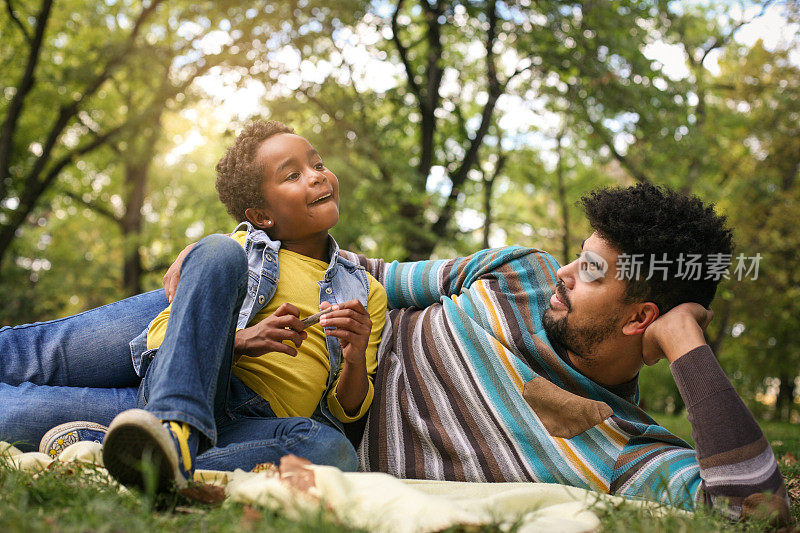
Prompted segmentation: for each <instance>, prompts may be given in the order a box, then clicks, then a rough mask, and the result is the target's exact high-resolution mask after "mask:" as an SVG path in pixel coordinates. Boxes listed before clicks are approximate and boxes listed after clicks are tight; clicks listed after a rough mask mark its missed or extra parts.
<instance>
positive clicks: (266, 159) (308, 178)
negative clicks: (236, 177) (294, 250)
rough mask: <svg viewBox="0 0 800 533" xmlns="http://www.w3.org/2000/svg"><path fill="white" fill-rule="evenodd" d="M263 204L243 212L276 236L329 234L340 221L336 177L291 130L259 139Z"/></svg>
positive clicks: (258, 156) (295, 236)
mask: <svg viewBox="0 0 800 533" xmlns="http://www.w3.org/2000/svg"><path fill="white" fill-rule="evenodd" d="M256 161H258V162H259V163H261V164H262V165H263V169H264V183H263V186H262V190H263V192H264V207H263V208H261V209H256V208H251V209H248V210H247V211H246V212H245V214H246V215H247V218H248V219H249V220H250V222H252V223H253V224H255V225H256V226H257V227H260V228H262V229H264V230H266V231H267V233H269V235H270V237H271V238H273V239H276V240H289V241H295V240H302V239H306V238H309V237H314V236H317V235H319V234H321V233H325V234H327V232H328V230H329V229H331V228H332V227H333V226H335V225H336V223H337V222H338V221H339V180H338V179H337V178H336V175H334V173H333V172H331V171H330V170H328V169H327V168H326V167H325V165H324V164H323V162H322V158H321V157H320V155H319V154H318V153H317V151H316V150H315V149H314V147H313V146H311V143H309V142H308V141H307V140H306V139H304V138H303V137H301V136H299V135H295V134H292V133H280V134H278V135H273V136H272V137H270V138H269V139H267V140H265V141H264V142H263V143H261V146H259V147H258V151H257V153H256Z"/></svg>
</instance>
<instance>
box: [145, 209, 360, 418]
mask: <svg viewBox="0 0 800 533" xmlns="http://www.w3.org/2000/svg"><path fill="white" fill-rule="evenodd" d="M240 229H246V230H247V237H246V239H245V245H244V250H245V253H246V254H247V276H248V279H247V293H246V294H245V297H244V302H243V303H242V307H241V308H240V309H239V316H238V318H237V321H236V327H237V328H246V327H247V324H248V323H249V322H250V320H251V319H252V318H253V317H254V316H256V314H258V312H259V311H261V310H262V309H263V308H264V307H265V306H266V305H267V303H269V301H270V300H271V299H272V297H273V295H274V294H275V289H276V287H277V284H278V277H279V274H280V272H279V266H278V250H279V249H280V246H281V243H280V241H273V240H272V239H270V238H269V237H268V236H267V234H266V233H264V232H263V231H261V230H259V229H256V228H254V227H253V226H252V225H251V224H250V223H248V222H242V223H241V224H239V225H238V226H236V229H234V230H233V231H234V232H236V231H239V230H240ZM328 255H329V257H330V261H329V264H328V269H327V270H326V271H325V275H324V277H323V279H322V281H318V282H317V283H318V284H319V302H320V304H321V303H322V302H329V303H331V304H336V303H344V302H346V301H348V300H358V301H360V302H361V305H363V306H364V308H366V307H367V297H368V295H369V279H368V278H367V274H366V271H365V270H364V268H363V267H362V266H361V265H358V264H356V263H353V262H352V261H349V260H347V259H345V258H344V257H342V256H341V255H340V254H339V245H338V244H336V241H335V240H334V238H333V237H329V244H328ZM148 330H149V327H148V328H147V329H145V330H144V331H143V332H142V333H140V334H139V335H138V336H137V337H136V338H135V339H133V340H132V341H131V343H130V347H131V358H132V360H133V368H134V369H135V370H136V373H137V374H138V375H139V376H144V375H145V372H146V371H147V366H149V363H150V361H152V359H153V357H154V356H155V352H156V350H157V349H152V350H148V349H147V331H148ZM325 343H326V345H327V348H328V358H329V361H330V368H331V370H330V372H329V373H328V382H327V385H326V387H325V393H324V394H323V395H322V399H321V400H320V402H319V405H318V406H317V409H316V410H315V411H314V414H312V415H311V418H313V419H315V420H317V421H319V422H322V423H324V424H327V425H332V426H334V427H336V428H337V429H339V430H340V431H343V426H342V422H341V421H339V419H337V418H336V417H335V416H333V414H332V413H331V412H330V409H328V393H330V391H331V389H332V388H333V383H334V382H335V381H336V378H337V377H338V376H339V372H340V371H341V367H342V346H341V344H339V339H337V338H335V337H330V336H326V337H325Z"/></svg>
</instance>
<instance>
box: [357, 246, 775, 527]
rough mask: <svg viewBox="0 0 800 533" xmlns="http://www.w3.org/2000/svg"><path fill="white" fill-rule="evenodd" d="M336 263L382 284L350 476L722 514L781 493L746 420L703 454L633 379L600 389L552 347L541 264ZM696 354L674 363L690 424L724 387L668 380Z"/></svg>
mask: <svg viewBox="0 0 800 533" xmlns="http://www.w3.org/2000/svg"><path fill="white" fill-rule="evenodd" d="M347 257H348V258H350V259H352V260H353V261H359V262H360V263H361V264H362V265H363V266H364V267H365V268H366V269H367V270H368V271H369V272H370V273H371V274H372V275H373V276H375V278H376V279H378V281H380V282H381V283H383V284H384V286H385V287H386V292H387V297H388V303H389V308H390V311H389V319H388V321H387V325H386V331H385V333H384V338H383V340H382V342H381V346H380V347H379V349H378V369H377V374H376V379H375V383H376V390H375V399H374V401H373V405H372V410H371V412H370V414H369V418H368V420H367V422H366V424H367V426H366V431H365V434H364V438H363V440H362V442H361V446H360V448H359V455H360V459H361V468H362V469H364V470H368V471H380V472H386V473H389V474H392V475H395V476H398V477H401V478H412V479H436V480H452V481H473V482H505V481H535V482H546V483H561V484H566V485H572V486H576V487H583V488H587V489H594V490H598V491H600V492H604V493H613V494H618V495H622V496H626V497H630V498H645V499H650V500H655V501H660V502H665V503H668V504H671V505H674V506H677V507H681V508H684V509H692V508H694V506H695V504H696V503H697V502H699V501H703V500H705V501H706V502H708V503H712V504H719V502H720V501H721V499H720V498H719V497H720V496H724V497H726V498H728V501H729V504H730V506H729V509H730V512H731V514H733V515H736V514H737V512H738V511H737V509H738V508H739V507H740V505H741V501H742V499H743V498H742V495H746V494H745V493H748V494H750V493H753V492H759V491H761V490H768V491H772V492H775V493H778V494H779V495H780V496H782V497H783V498H784V499H785V498H786V492H785V489H784V488H783V480H782V478H781V476H780V473H779V472H778V470H777V465H776V462H775V458H774V457H773V456H772V451H771V449H770V448H769V446H768V444H767V443H766V441H765V440H764V438H763V435H762V434H761V431H760V429H759V428H758V425H757V424H755V421H752V423H749V422H747V421H745V422H747V423H744V425H743V426H742V427H746V431H745V430H743V431H739V432H738V435H739V436H738V437H737V438H733V439H731V438H730V437H728V436H725V435H722V437H723V439H722V440H728V445H727V448H726V447H725V446H722V447H720V446H717V448H716V449H714V450H709V452H706V451H704V450H705V448H704V446H706V444H705V442H706V441H707V440H709V439H711V440H713V441H714V442H720V439H719V438H718V437H719V435H717V436H716V437H714V436H713V435H712V436H707V437H704V436H703V435H708V433H709V432H708V431H705V432H704V431H703V429H702V428H700V427H698V421H697V420H693V422H694V423H695V439H696V442H697V446H698V451H697V452H696V451H695V450H693V449H692V448H691V446H689V444H687V443H686V442H685V441H683V440H681V439H679V438H678V437H676V436H674V435H672V434H671V433H670V432H669V431H667V430H666V429H665V428H663V427H661V426H660V425H658V424H657V423H656V422H655V421H654V420H653V419H652V418H651V417H650V416H649V415H648V414H647V413H645V412H644V411H643V410H642V409H641V408H639V406H638V386H637V383H636V380H634V381H633V382H631V383H628V384H623V385H622V386H619V387H604V386H602V385H600V384H598V383H595V382H593V381H592V380H590V379H589V378H587V377H586V376H584V375H583V374H581V373H580V372H578V371H577V370H575V369H574V368H573V367H572V366H570V364H569V363H568V362H566V361H565V359H563V358H562V357H560V356H559V355H558V354H557V353H556V351H555V350H554V349H553V347H552V345H551V344H550V341H549V340H548V338H547V335H546V334H545V331H544V329H543V326H542V315H543V313H544V311H545V310H546V309H547V307H548V305H549V304H548V302H549V300H550V296H551V295H552V293H553V289H554V287H555V283H556V275H555V273H556V270H557V269H558V268H559V265H558V263H557V262H556V260H555V259H554V258H553V257H552V256H550V255H548V254H546V253H543V252H540V251H538V250H533V249H529V248H521V247H507V248H501V249H495V250H483V251H481V252H478V253H476V254H474V255H471V256H469V257H465V258H457V259H453V260H431V261H421V262H415V263H398V262H394V263H391V264H386V263H384V262H383V261H382V260H377V259H366V258H365V257H363V256H355V255H353V254H350V255H348V256H347ZM705 348H706V349H707V347H705ZM695 351H700V352H702V350H700V349H698V350H695ZM707 351H708V353H709V354H710V349H708V350H707ZM693 352H694V351H693ZM697 355H698V354H694V353H689V354H686V355H685V356H684V357H682V358H681V359H679V360H678V361H676V364H675V365H673V371H674V372H676V381H677V382H678V386H679V388H680V390H681V393H682V394H683V396H684V398H687V402H686V403H687V405H688V406H689V412H690V419H691V416H692V414H693V409H695V408H696V406H697V405H698V402H699V403H701V404H702V403H703V402H705V403H708V401H709V398H711V397H710V396H708V395H707V394H706V392H707V391H712V390H714V391H719V390H725V391H727V393H729V392H730V391H732V388H731V387H730V383H729V382H728V380H727V378H725V375H724V373H722V371H721V370H719V371H718V373H717V374H714V373H713V372H712V373H711V374H710V375H709V376H707V378H708V379H710V380H711V381H713V382H714V383H716V385H714V386H713V387H712V388H709V383H704V384H703V385H702V387H705V388H706V391H702V392H701V391H699V390H697V387H698V384H697V383H696V382H697V380H695V381H692V379H691V378H690V377H686V373H685V372H683V373H682V372H681V370H682V369H681V366H685V367H690V366H691V365H692V364H699V365H701V366H702V365H707V364H708V361H707V360H706V359H703V358H702V357H700V358H698V357H697ZM700 355H702V353H701V354H700ZM710 357H711V360H712V361H713V363H714V364H716V366H717V368H719V365H718V364H717V363H716V360H715V359H714V357H713V354H711V356H710ZM686 358H688V359H687V360H686V361H685V363H686V364H684V365H679V364H678V363H680V362H681V361H683V360H684V359H686ZM715 379H716V380H717V381H714V380H715ZM720 379H722V380H724V382H725V383H727V388H726V387H725V386H724V385H719V383H718V381H719V380H720ZM701 381H702V380H701ZM687 388H688V389H691V391H692V392H687V390H686V389H687ZM733 395H734V396H735V397H736V399H737V400H738V396H737V395H736V393H735V391H733ZM711 399H712V400H713V398H711ZM716 400H719V395H717V396H716ZM738 401H739V403H740V404H741V400H738ZM728 403H730V402H728ZM696 416H697V415H696V414H695V418H696ZM705 416H707V415H706V414H703V415H701V417H705ZM724 416H725V417H726V418H725V420H726V423H727V421H729V420H731V418H729V417H734V416H736V417H739V418H743V417H749V419H750V420H752V416H751V415H750V414H749V412H748V411H747V409H746V408H745V407H744V405H743V404H741V406H739V407H738V410H737V408H732V410H731V412H729V413H728V412H726V413H725V415H724ZM728 425H730V424H728ZM716 426H719V424H716V425H715V424H711V425H710V427H716ZM698 456H699V457H700V460H699V461H698ZM705 457H708V458H709V463H708V465H706V464H704V460H706V459H704V458H705ZM756 472H757V474H755V473H756ZM739 489H742V490H739ZM748 491H749V492H748Z"/></svg>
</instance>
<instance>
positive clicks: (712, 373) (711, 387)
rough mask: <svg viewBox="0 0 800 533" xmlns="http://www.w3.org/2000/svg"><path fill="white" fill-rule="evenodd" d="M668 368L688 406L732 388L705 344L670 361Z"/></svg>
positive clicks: (709, 348) (712, 353)
mask: <svg viewBox="0 0 800 533" xmlns="http://www.w3.org/2000/svg"><path fill="white" fill-rule="evenodd" d="M669 368H670V370H671V371H672V375H673V377H674V378H675V384H676V385H677V386H678V391H680V393H681V396H682V397H683V400H684V402H686V406H687V407H689V408H691V407H694V406H695V405H697V404H698V403H700V402H702V401H703V400H705V399H706V398H708V397H710V396H714V395H715V394H718V393H720V392H722V391H724V390H726V389H732V388H733V385H731V382H730V380H729V379H728V376H726V375H725V372H723V371H722V367H720V366H719V362H718V361H717V359H716V357H714V352H712V351H711V347H710V346H709V345H707V344H704V345H702V346H698V347H697V348H695V349H694V350H691V351H689V352H687V353H686V354H684V355H683V356H682V357H680V358H678V359H677V360H676V361H675V362H673V363H671V364H670V366H669Z"/></svg>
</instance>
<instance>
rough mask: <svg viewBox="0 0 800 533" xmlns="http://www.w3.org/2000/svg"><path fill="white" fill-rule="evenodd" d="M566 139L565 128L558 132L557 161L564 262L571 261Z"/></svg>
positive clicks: (562, 256)
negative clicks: (565, 156) (565, 159)
mask: <svg viewBox="0 0 800 533" xmlns="http://www.w3.org/2000/svg"><path fill="white" fill-rule="evenodd" d="M563 139H564V130H563V129H562V130H561V131H560V132H559V133H558V138H557V139H556V142H557V143H558V144H557V147H558V148H557V150H558V162H557V163H556V180H557V181H558V203H559V204H560V206H561V224H562V225H563V227H564V231H563V232H562V233H561V258H562V260H563V261H564V263H563V264H565V265H566V264H567V263H569V262H570V255H569V241H570V234H569V205H567V193H566V190H565V189H566V188H565V186H564V152H563V150H562V147H561V141H562V140H563Z"/></svg>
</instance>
